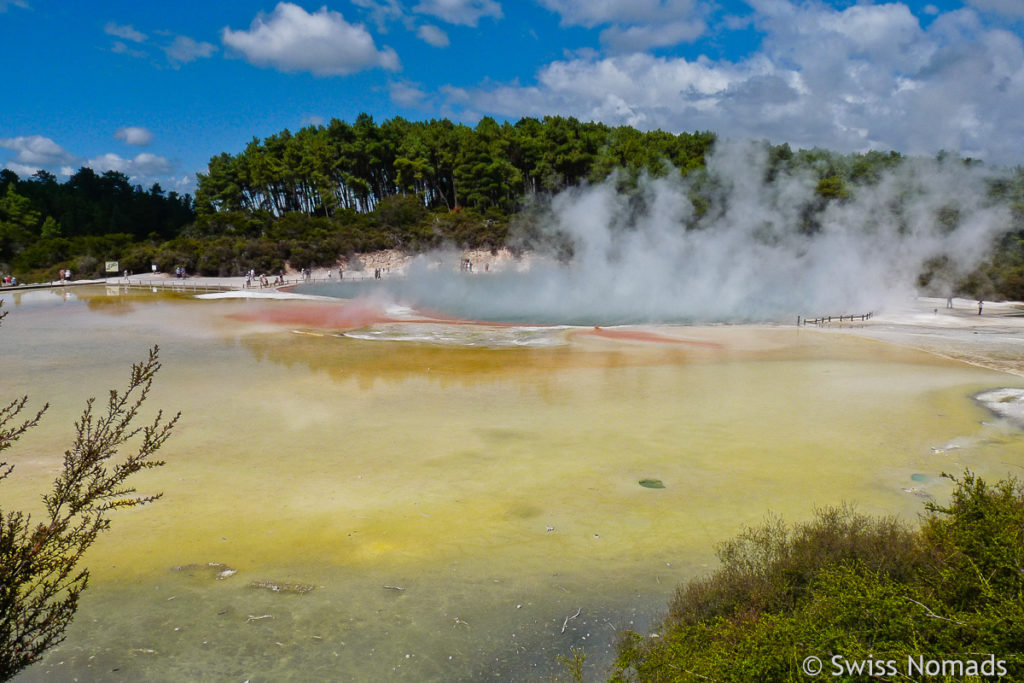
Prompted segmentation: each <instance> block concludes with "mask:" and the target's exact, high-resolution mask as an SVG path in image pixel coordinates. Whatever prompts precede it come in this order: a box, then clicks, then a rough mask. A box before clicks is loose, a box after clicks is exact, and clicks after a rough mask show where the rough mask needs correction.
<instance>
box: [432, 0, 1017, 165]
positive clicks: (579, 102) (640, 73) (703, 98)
mask: <svg viewBox="0 0 1024 683" xmlns="http://www.w3.org/2000/svg"><path fill="white" fill-rule="evenodd" d="M544 2H545V4H546V5H548V6H555V5H557V6H558V7H559V8H561V10H562V11H565V12H566V13H569V12H570V11H574V12H575V14H571V15H570V14H567V16H570V17H571V18H572V20H573V21H575V22H583V21H585V20H586V21H597V19H598V18H602V19H607V18H610V17H625V16H627V15H626V12H627V11H630V10H629V7H634V5H632V4H631V5H628V6H627V4H626V3H616V2H610V1H608V2H598V3H595V4H593V5H590V4H584V3H582V2H580V3H571V2H568V0H564V1H561V0H560V1H556V0H544ZM748 2H749V3H750V4H751V5H752V6H753V7H754V9H755V10H756V11H757V14H756V15H755V28H756V29H757V30H759V31H760V32H761V33H762V34H763V36H764V37H763V42H762V45H761V48H760V50H759V51H758V52H755V53H752V54H750V55H748V56H746V57H745V58H743V59H741V60H739V61H736V62H729V61H724V60H717V61H716V60H711V59H708V58H705V57H700V58H697V59H684V58H674V57H666V58H656V57H654V56H652V55H649V54H644V53H638V54H629V55H612V56H605V57H598V56H589V57H588V56H575V57H567V58H566V59H564V60H561V61H557V62H553V63H551V64H548V65H547V66H545V67H543V68H542V69H540V71H539V72H538V73H537V76H536V82H535V84H531V85H520V84H518V83H512V84H504V85H484V86H481V87H479V88H476V89H468V90H467V89H454V88H452V89H447V90H445V89H442V94H443V95H444V96H445V98H446V100H447V103H448V106H450V107H455V108H465V109H466V110H470V111H473V112H474V113H475V112H480V111H482V112H485V113H489V114H495V115H502V116H509V117H513V118H515V117H519V116H523V115H536V116H543V115H546V114H556V113H557V114H564V115H573V116H577V117H579V118H582V119H586V120H601V121H603V122H605V123H608V124H630V125H635V126H638V127H640V128H644V129H654V128H662V129H665V130H673V131H684V130H691V131H692V130H712V131H715V132H717V133H719V134H720V135H722V136H723V137H732V138H756V139H760V138H768V139H771V140H773V141H775V142H790V143H791V144H795V145H798V146H814V145H820V146H824V147H829V148H833V149H840V150H844V151H863V150H867V149H896V150H899V151H901V152H905V153H910V154H926V155H931V154H934V153H935V152H937V151H938V150H939V149H943V148H944V149H947V150H949V151H952V152H956V153H960V154H963V155H965V156H973V157H980V158H984V159H986V160H988V161H993V162H995V163H1021V160H1022V159H1024V118H1022V117H1021V116H1020V114H1019V112H1020V111H1022V110H1024V43H1022V40H1021V37H1020V36H1019V35H1018V34H1017V33H1014V32H1011V31H1009V30H1006V28H1001V27H995V28H993V27H989V26H987V25H985V24H984V22H983V21H982V20H981V19H980V18H979V16H978V15H977V14H976V13H975V12H974V11H972V10H969V9H968V10H958V11H954V12H946V13H943V14H940V15H938V16H936V17H935V18H934V20H933V21H932V22H931V23H930V24H929V25H928V26H927V27H926V28H925V27H922V26H921V24H920V23H919V22H918V20H917V19H916V17H914V16H913V14H911V13H910V11H909V10H908V9H907V7H906V6H905V5H903V4H899V3H889V4H879V5H866V4H857V5H854V6H851V7H848V8H847V9H845V10H840V9H836V8H833V7H829V6H826V5H824V4H820V3H803V2H799V3H797V2H791V1H790V0H748ZM643 4H644V3H642V2H638V3H637V4H636V6H635V7H637V8H639V7H640V6H641V5H643ZM650 6H653V5H650ZM588 8H589V9H588ZM636 11H637V12H639V11H640V10H639V9H636ZM616 12H617V13H618V14H616ZM629 16H633V15H629Z"/></svg>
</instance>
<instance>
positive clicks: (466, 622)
mask: <svg viewBox="0 0 1024 683" xmlns="http://www.w3.org/2000/svg"><path fill="white" fill-rule="evenodd" d="M459 624H462V625H463V626H465V627H466V628H469V622H468V621H463V620H462V619H460V618H459V617H455V623H454V624H452V628H455V627H456V626H458V625H459Z"/></svg>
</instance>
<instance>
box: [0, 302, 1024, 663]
mask: <svg viewBox="0 0 1024 683" xmlns="http://www.w3.org/2000/svg"><path fill="white" fill-rule="evenodd" d="M0 296H3V297H4V299H5V305H4V310H6V311H8V312H9V313H10V315H9V316H8V317H7V319H6V320H5V321H4V323H3V326H2V328H0V345H2V349H3V353H2V354H0V376H2V377H3V387H4V392H5V395H6V396H7V397H8V398H12V397H14V396H16V395H20V394H24V393H28V394H30V396H31V397H32V405H33V406H40V405H42V404H43V403H44V402H46V401H49V402H50V404H51V408H50V411H49V412H48V414H47V416H46V418H45V420H44V422H43V424H42V425H41V426H40V427H38V428H37V429H35V430H33V431H32V432H31V433H30V434H29V435H27V436H26V437H24V438H23V439H22V441H21V442H20V443H19V444H17V446H16V447H15V448H14V449H13V450H12V451H11V452H12V453H13V456H11V457H9V458H8V459H10V460H13V461H14V462H15V463H16V465H17V468H16V470H15V473H14V475H13V476H12V477H11V478H10V479H9V480H7V481H5V482H3V484H2V489H0V490H2V491H3V498H2V500H3V503H2V506H3V508H4V509H5V510H10V509H16V508H22V509H30V510H33V511H35V512H36V513H38V511H39V510H40V508H41V505H40V501H39V496H40V494H41V493H42V492H43V491H44V490H46V489H47V487H48V485H49V483H50V482H51V481H52V480H53V478H54V476H55V474H56V472H57V468H58V467H59V465H60V462H61V456H62V454H63V451H64V449H65V448H67V447H68V445H69V444H70V442H71V440H72V437H73V427H72V423H73V421H74V420H75V418H76V417H77V416H78V414H79V413H80V412H81V410H82V407H83V405H84V402H85V400H86V399H87V398H88V397H90V396H99V397H101V399H102V397H103V396H104V395H105V394H106V392H107V390H108V389H110V388H113V387H123V386H124V384H125V383H126V381H127V376H128V368H129V365H130V364H131V363H132V362H135V361H138V360H141V359H143V358H144V357H145V354H146V350H147V348H148V347H149V346H151V345H153V344H159V345H160V352H161V360H162V362H163V364H164V368H163V370H162V371H161V372H160V374H159V376H158V377H157V380H156V385H155V388H154V391H153V394H152V396H151V399H150V401H149V404H148V406H147V408H148V409H149V411H147V415H150V416H151V415H152V413H153V411H155V409H156V408H157V407H160V408H163V409H165V410H168V411H175V410H181V411H182V414H183V416H182V419H181V422H180V424H179V426H178V428H177V429H176V431H175V433H174V435H173V436H172V438H171V440H170V441H169V442H168V443H167V445H166V446H165V448H164V449H163V451H162V452H161V456H162V457H163V458H164V459H166V461H167V465H166V466H165V467H162V468H158V469H156V470H150V471H147V472H143V473H142V476H139V477H138V478H137V479H136V480H135V483H136V485H137V486H138V488H139V490H140V492H141V493H151V492H157V491H161V492H163V494H164V497H163V498H162V499H161V500H159V501H158V502H156V503H155V504H153V505H150V506H145V507H143V508H140V509H133V510H123V511H118V512H116V513H114V515H113V525H112V529H111V530H110V531H109V532H108V533H106V534H105V535H104V536H103V537H102V538H101V539H100V540H99V541H98V542H97V543H96V545H95V546H94V547H93V548H92V549H91V550H90V552H89V553H88V555H87V557H86V564H87V566H88V567H89V568H90V569H91V571H92V580H91V582H90V585H89V588H88V590H87V591H86V592H85V593H84V594H83V598H82V602H81V606H80V610H79V613H78V615H77V617H76V619H75V621H74V623H73V624H72V626H71V629H70V631H69V633H68V638H67V640H66V641H65V642H64V643H63V644H62V645H60V646H59V647H58V648H57V649H55V650H54V651H52V652H51V653H49V654H48V655H47V656H46V657H45V658H44V660H43V661H42V662H40V663H38V664H37V665H35V666H33V667H31V668H29V669H28V670H26V671H25V672H23V673H22V674H21V675H20V676H19V677H18V678H17V680H18V681H22V682H24V681H74V680H89V681H107V680H109V681H122V680H125V681H139V680H149V681H179V680H181V681H188V680H210V681H244V680H250V681H253V682H254V683H255V682H256V681H271V680H273V681H281V680H353V681H356V680H358V681H374V680H398V681H401V680H408V681H431V680H433V681H441V680H444V681H460V680H463V681H471V680H472V681H476V680H487V679H493V680H537V679H543V678H545V677H548V676H550V675H552V674H553V673H556V672H557V671H558V670H559V668H558V667H559V665H558V663H557V661H556V658H557V657H558V656H559V655H567V654H569V650H570V647H574V646H575V647H580V648H582V649H583V650H584V652H585V653H586V655H587V662H586V670H587V676H588V679H591V678H595V677H600V674H601V673H602V672H603V671H604V670H605V668H606V667H607V666H608V665H609V664H610V662H611V658H612V656H613V652H614V644H615V640H616V635H617V633H618V631H619V630H621V629H624V628H634V629H639V630H641V631H642V632H647V631H649V630H650V629H652V628H655V625H656V623H657V620H658V619H659V617H660V615H661V614H663V613H664V610H665V609H666V604H667V601H668V599H669V598H670V597H671V595H672V593H673V590H674V588H675V586H676V585H678V584H679V583H681V582H683V581H685V580H687V579H689V578H691V577H693V576H696V575H698V574H700V573H702V572H706V571H708V570H710V569H712V568H713V567H714V566H715V558H714V548H715V545H716V543H718V542H719V541H721V540H724V539H726V538H728V537H730V536H732V535H734V534H735V533H737V532H738V531H740V530H741V528H742V527H743V526H745V525H756V524H758V523H760V522H761V521H763V519H764V518H765V516H766V514H767V513H769V512H772V513H776V514H779V515H782V516H783V517H784V518H786V519H788V520H800V519H806V518H807V517H809V516H810V515H811V514H812V512H813V509H814V508H815V507H820V506H825V505H830V504H838V503H840V502H843V501H846V502H851V503H855V504H856V505H857V506H858V509H859V510H861V511H862V512H867V513H879V514H890V513H891V514H897V515H900V516H902V517H904V518H906V519H908V520H914V519H915V518H916V515H918V514H919V513H920V512H922V510H923V503H924V502H925V501H927V500H929V499H931V497H934V498H935V499H937V500H939V501H942V500H944V499H945V497H946V496H947V495H948V493H949V491H950V489H951V487H950V486H949V482H948V481H946V480H944V479H943V478H941V477H940V476H939V474H940V473H941V472H943V471H948V472H954V473H959V472H961V471H962V470H963V468H965V467H970V468H971V469H972V470H973V471H975V472H977V473H978V474H980V475H982V476H984V477H991V478H998V477H1002V476H1005V475H1006V474H1008V473H1013V472H1014V471H1016V470H1017V469H1019V467H1021V466H1024V457H1022V455H1024V436H1022V434H1021V433H1020V432H1019V430H1017V429H1016V428H1014V427H1012V426H1010V425H1009V424H1008V423H1005V422H1003V421H1001V420H999V419H997V418H995V417H993V416H991V415H990V414H989V413H987V412H986V411H985V410H984V409H983V408H982V407H981V406H980V405H979V404H977V403H976V402H975V401H973V400H972V398H971V397H972V396H973V395H975V394H976V393H978V392H980V391H983V390H990V389H993V388H1002V387H1021V386H1024V385H1022V382H1021V380H1020V378H1016V377H1012V376H1009V375H1005V374H1001V373H997V372H993V371H988V370H982V369H979V368H976V367H972V366H967V365H964V364H960V363H956V362H953V361H949V360H944V359H941V358H937V357H934V356H930V355H927V354H924V353H921V352H917V351H912V350H908V349H904V348H900V347H896V346H891V345H886V344H883V343H880V342H875V341H870V340H865V339H861V338H857V337H854V336H848V335H841V334H829V333H823V332H820V331H816V330H808V329H797V328H794V327H782V326H775V327H773V326H763V327H754V326H725V325H721V326H706V327H687V326H681V325H650V326H637V327H630V328H611V329H606V328H602V329H600V330H595V329H593V328H591V327H571V326H552V327H544V326H538V325H534V326H528V325H521V326H516V325H490V324H483V323H476V324H465V323H463V322H461V321H460V322H458V323H456V322H446V321H444V320H439V319H433V320H426V321H425V320H423V319H418V318H417V316H416V315H415V314H409V313H406V314H403V315H401V316H391V317H388V316H383V317H378V318H374V316H373V315H371V314H359V315H356V314H355V313H354V312H355V311H358V309H359V304H357V303H347V302H334V303H331V302H324V301H302V300H296V301H261V300H254V299H235V300H229V299H217V300H199V299H196V298H191V297H185V296H181V295H171V294H155V293H149V292H139V291H138V290H133V291H131V292H129V291H126V290H119V289H117V288H116V287H113V288H103V287H97V288H85V287H82V288H75V289H74V290H68V291H65V292H56V291H39V292H35V293H24V294H20V295H12V294H10V293H4V294H2V295H0ZM345 311H348V313H345ZM364 313H365V312H364Z"/></svg>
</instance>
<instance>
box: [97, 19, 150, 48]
mask: <svg viewBox="0 0 1024 683" xmlns="http://www.w3.org/2000/svg"><path fill="white" fill-rule="evenodd" d="M103 32H104V33H106V34H108V35H111V36H116V37H117V38H124V39H125V40H130V41H132V42H133V43H143V42H145V41H146V34H145V33H142V32H141V31H136V30H135V29H134V28H133V27H132V26H130V25H121V24H115V23H114V22H112V21H111V22H108V23H107V25H106V26H104V27H103Z"/></svg>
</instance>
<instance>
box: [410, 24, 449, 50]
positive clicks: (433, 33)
mask: <svg viewBox="0 0 1024 683" xmlns="http://www.w3.org/2000/svg"><path fill="white" fill-rule="evenodd" d="M416 35H417V36H419V38H420V39H421V40H423V41H425V42H427V43H429V44H431V45H433V46H434V47H448V43H449V41H448V34H447V33H445V32H444V31H442V30H441V29H439V28H438V27H436V26H431V25H429V24H424V25H423V26H420V27H419V29H417V30H416Z"/></svg>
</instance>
